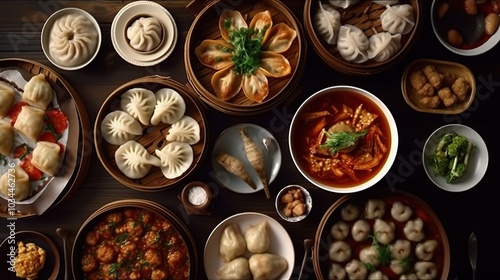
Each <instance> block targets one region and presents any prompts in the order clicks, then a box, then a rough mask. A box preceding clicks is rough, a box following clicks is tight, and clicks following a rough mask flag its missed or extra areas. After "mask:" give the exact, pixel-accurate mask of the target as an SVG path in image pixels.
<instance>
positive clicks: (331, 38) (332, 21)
mask: <svg viewBox="0 0 500 280" xmlns="http://www.w3.org/2000/svg"><path fill="white" fill-rule="evenodd" d="M318 4H319V9H318V10H317V11H316V14H315V15H314V27H315V29H316V31H317V32H318V33H319V35H320V36H321V38H323V40H325V41H326V42H327V43H328V44H330V45H335V44H336V43H337V36H338V34H339V30H340V26H341V25H342V24H341V22H340V13H339V12H338V11H337V10H335V9H334V8H333V7H332V6H329V5H326V4H323V3H321V1H320V2H319V3H318Z"/></svg>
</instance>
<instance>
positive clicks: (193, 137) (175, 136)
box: [166, 115, 200, 145]
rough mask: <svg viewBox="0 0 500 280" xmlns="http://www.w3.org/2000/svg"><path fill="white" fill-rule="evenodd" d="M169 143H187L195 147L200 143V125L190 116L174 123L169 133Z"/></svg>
mask: <svg viewBox="0 0 500 280" xmlns="http://www.w3.org/2000/svg"><path fill="white" fill-rule="evenodd" d="M166 138H167V140H168V141H179V142H185V143H188V144H189V145H194V144H196V143H198V141H200V124H199V123H198V122H197V121H196V120H195V119H193V118H192V117H190V116H187V115H185V116H183V117H182V118H181V119H180V120H178V121H177V122H175V123H173V124H172V126H171V127H170V128H169V129H168V132H167V137H166Z"/></svg>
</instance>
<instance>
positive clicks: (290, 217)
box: [275, 185, 312, 222]
mask: <svg viewBox="0 0 500 280" xmlns="http://www.w3.org/2000/svg"><path fill="white" fill-rule="evenodd" d="M275 206H276V212H278V215H279V216H280V217H281V218H282V219H283V220H285V221H287V222H299V221H302V220H303V219H305V217H307V215H309V213H311V209H312V197H311V195H310V194H309V192H308V191H307V189H306V188H304V187H302V186H300V185H288V186H286V187H284V188H283V189H281V190H280V191H279V193H278V195H277V196H276V201H275ZM295 207H298V208H295ZM298 213H299V214H298Z"/></svg>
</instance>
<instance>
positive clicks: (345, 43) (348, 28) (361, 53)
mask: <svg viewBox="0 0 500 280" xmlns="http://www.w3.org/2000/svg"><path fill="white" fill-rule="evenodd" d="M369 47H370V41H369V40H368V37H367V36H366V35H365V33H363V31H362V30H361V29H359V28H358V27H356V26H354V25H350V24H344V25H342V26H341V27H340V29H339V36H338V39H337V50H338V51H339V53H340V55H341V56H342V58H344V59H345V60H346V61H351V62H354V63H363V62H365V61H366V60H368V56H367V55H366V51H367V50H368V48H369Z"/></svg>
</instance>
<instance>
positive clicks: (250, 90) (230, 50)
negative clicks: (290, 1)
mask: <svg viewBox="0 0 500 280" xmlns="http://www.w3.org/2000/svg"><path fill="white" fill-rule="evenodd" d="M219 30H220V34H221V36H222V38H220V39H206V40H204V41H203V42H201V44H200V45H199V46H198V47H196V48H195V53H196V56H197V57H198V59H199V61H200V63H202V64H203V65H205V66H206V67H209V68H211V69H213V70H214V71H215V72H214V73H213V75H212V79H211V85H212V88H213V91H214V93H215V95H216V96H217V97H218V98H219V99H221V100H223V101H226V100H229V99H231V98H233V97H235V96H236V95H237V94H238V93H239V92H240V91H242V92H243V93H244V95H245V96H246V97H247V98H248V99H249V100H250V101H252V102H257V103H262V102H263V101H264V100H265V98H266V97H267V96H268V94H269V81H268V78H273V79H274V78H277V79H279V78H283V77H286V76H288V75H290V74H291V73H292V72H293V69H292V66H291V64H290V62H289V61H288V59H287V58H286V57H285V56H284V55H283V53H284V52H286V51H287V50H288V49H289V48H290V47H291V45H292V44H293V43H294V40H295V38H296V37H297V32H296V31H295V30H294V29H292V28H291V27H290V26H288V25H287V24H286V23H283V22H281V23H277V24H276V23H273V19H272V17H271V13H270V12H269V11H268V10H266V11H262V12H258V13H256V14H255V15H254V16H253V17H252V19H251V21H250V22H249V23H247V22H246V21H245V19H244V18H243V16H242V14H241V13H240V12H239V11H237V10H228V9H225V10H224V11H223V12H222V14H221V15H220V18H219Z"/></svg>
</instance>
